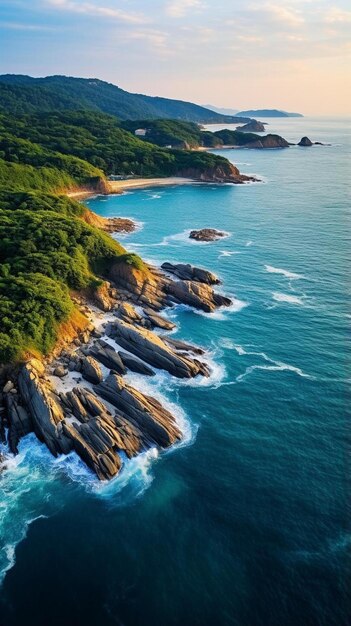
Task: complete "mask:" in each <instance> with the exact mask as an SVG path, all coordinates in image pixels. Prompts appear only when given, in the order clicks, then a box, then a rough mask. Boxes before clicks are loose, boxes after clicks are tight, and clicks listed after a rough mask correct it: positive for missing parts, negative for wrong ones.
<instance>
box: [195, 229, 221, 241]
mask: <svg viewBox="0 0 351 626" xmlns="http://www.w3.org/2000/svg"><path fill="white" fill-rule="evenodd" d="M227 236H228V235H227V233H224V232H222V231H220V230H216V229H215V228H200V230H192V231H191V232H190V235H189V238H190V239H195V240H196V241H216V240H217V239H221V238H222V237H227Z"/></svg>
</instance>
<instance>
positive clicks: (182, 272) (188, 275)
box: [161, 263, 221, 285]
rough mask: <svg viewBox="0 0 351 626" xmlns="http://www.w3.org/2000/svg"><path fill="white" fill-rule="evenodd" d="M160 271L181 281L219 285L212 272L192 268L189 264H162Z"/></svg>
mask: <svg viewBox="0 0 351 626" xmlns="http://www.w3.org/2000/svg"><path fill="white" fill-rule="evenodd" d="M161 267H162V269H163V270H165V271H166V272H169V273H171V274H175V276H178V278H181V279H182V280H195V281H197V282H199V283H207V285H219V284H220V282H221V281H220V280H219V278H218V277H217V276H216V275H215V274H212V272H209V271H208V270H204V269H202V268H201V267H194V266H193V265H190V263H187V264H185V263H178V264H176V265H172V263H162V265H161Z"/></svg>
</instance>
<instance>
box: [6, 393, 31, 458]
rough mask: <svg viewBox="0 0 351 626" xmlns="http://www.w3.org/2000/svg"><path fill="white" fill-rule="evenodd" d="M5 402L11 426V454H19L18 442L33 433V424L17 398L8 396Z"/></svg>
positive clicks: (9, 442) (9, 433)
mask: <svg viewBox="0 0 351 626" xmlns="http://www.w3.org/2000/svg"><path fill="white" fill-rule="evenodd" d="M5 402H6V406H7V419H8V426H9V429H8V434H7V441H8V444H9V448H10V450H11V452H12V453H13V454H18V449H17V446H18V442H19V441H20V439H21V438H22V437H24V436H25V435H28V433H30V432H32V430H33V422H32V418H31V416H30V415H29V413H28V411H27V410H26V409H25V407H24V406H22V405H21V404H20V403H19V401H18V398H17V397H15V396H14V395H12V394H11V395H10V394H9V395H7V396H6V399H5Z"/></svg>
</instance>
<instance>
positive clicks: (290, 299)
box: [272, 291, 304, 306]
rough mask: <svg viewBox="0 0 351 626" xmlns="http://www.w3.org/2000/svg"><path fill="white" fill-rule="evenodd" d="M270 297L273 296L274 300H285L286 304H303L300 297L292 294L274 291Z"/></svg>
mask: <svg viewBox="0 0 351 626" xmlns="http://www.w3.org/2000/svg"><path fill="white" fill-rule="evenodd" d="M272 297H273V300H275V301H276V302H287V303H288V304H294V305H299V306H303V305H304V302H303V300H302V298H301V297H299V296H293V295H291V294H288V293H279V292H277V291H275V292H274V293H273V294H272Z"/></svg>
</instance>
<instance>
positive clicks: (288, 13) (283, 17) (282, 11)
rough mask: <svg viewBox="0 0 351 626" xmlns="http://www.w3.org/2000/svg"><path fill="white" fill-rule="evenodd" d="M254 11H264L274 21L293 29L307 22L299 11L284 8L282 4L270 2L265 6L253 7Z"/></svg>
mask: <svg viewBox="0 0 351 626" xmlns="http://www.w3.org/2000/svg"><path fill="white" fill-rule="evenodd" d="M252 10H256V11H257V10H258V11H262V12H264V13H265V14H266V15H267V16H268V17H270V18H271V19H272V20H273V21H275V22H279V23H280V24H284V25H286V26H289V27H293V28H294V27H297V26H301V25H302V24H303V23H304V21H305V20H304V18H303V17H302V16H301V14H300V12H299V11H296V10H294V9H291V8H289V7H287V6H283V5H282V4H274V3H270V2H267V3H266V4H263V5H257V4H256V5H253V6H252Z"/></svg>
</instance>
